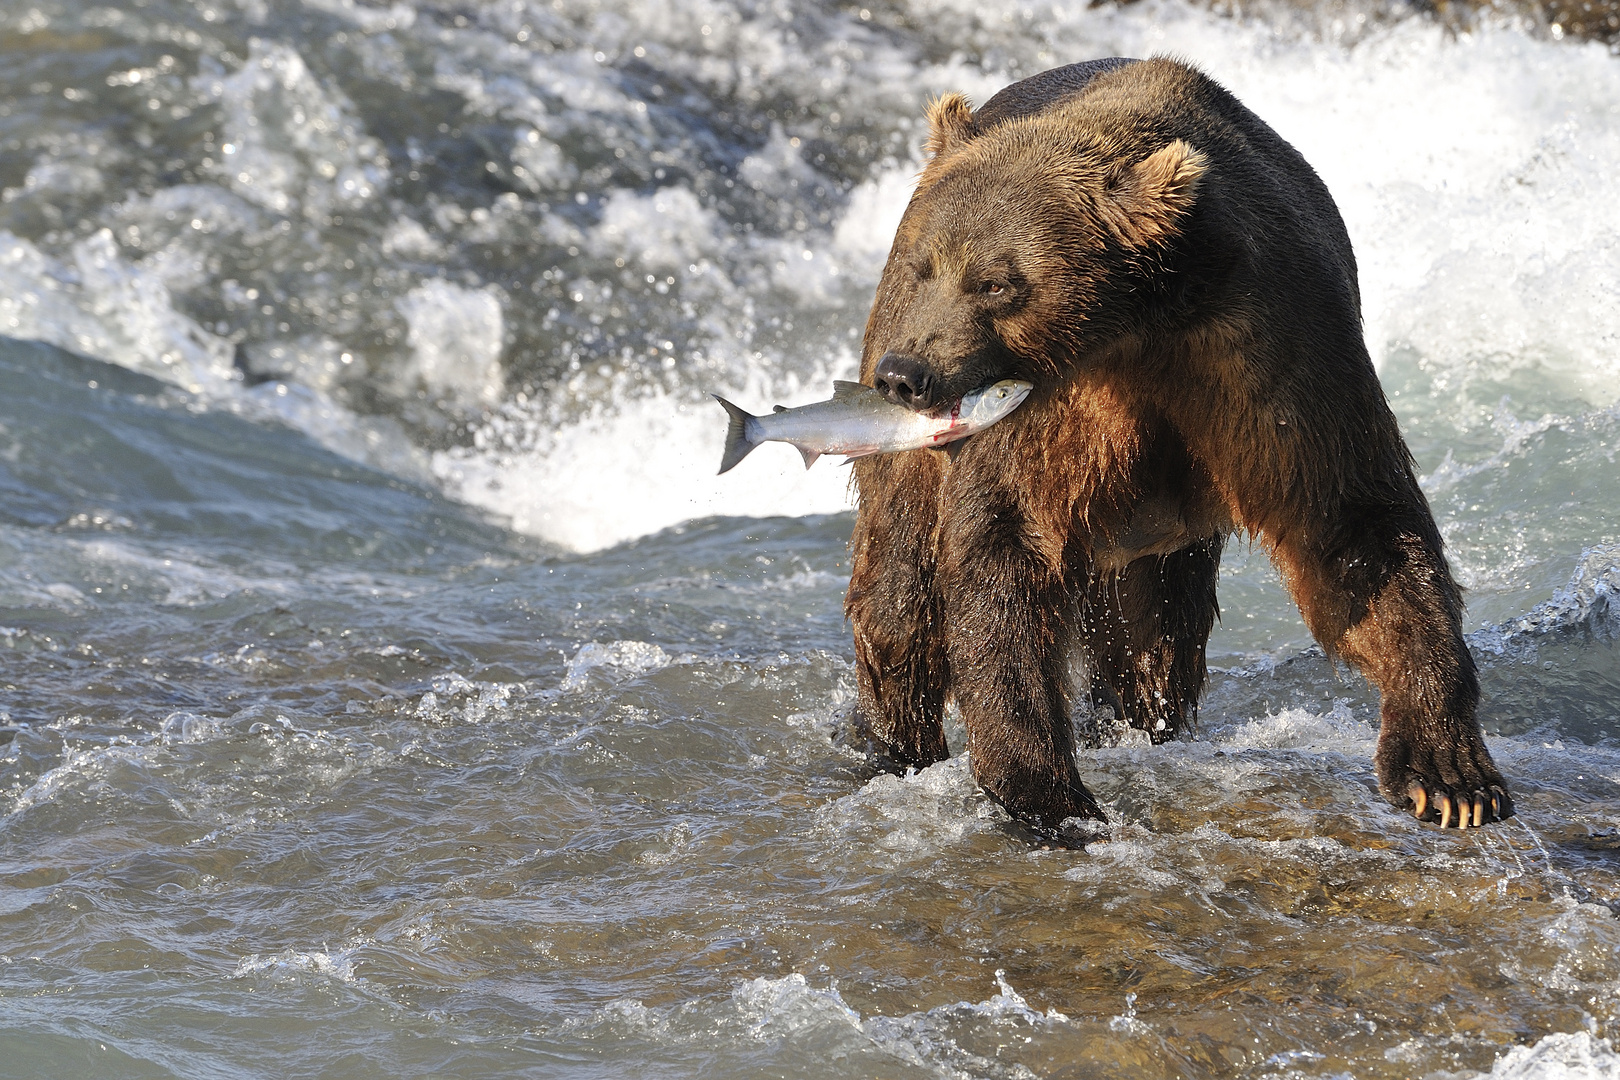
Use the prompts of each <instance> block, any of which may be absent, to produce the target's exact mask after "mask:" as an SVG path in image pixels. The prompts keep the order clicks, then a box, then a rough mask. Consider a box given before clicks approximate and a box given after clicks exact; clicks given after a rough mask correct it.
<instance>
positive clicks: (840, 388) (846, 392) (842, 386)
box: [833, 379, 872, 401]
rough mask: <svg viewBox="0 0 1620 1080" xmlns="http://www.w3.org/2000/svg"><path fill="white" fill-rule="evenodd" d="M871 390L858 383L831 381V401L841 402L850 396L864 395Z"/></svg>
mask: <svg viewBox="0 0 1620 1080" xmlns="http://www.w3.org/2000/svg"><path fill="white" fill-rule="evenodd" d="M871 389H872V388H871V387H870V386H866V385H864V384H862V383H858V382H845V381H844V380H843V379H834V380H833V400H834V401H842V400H843V399H844V398H847V397H849V396H850V395H851V394H865V393H867V392H869V391H870V390H871Z"/></svg>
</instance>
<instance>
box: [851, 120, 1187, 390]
mask: <svg viewBox="0 0 1620 1080" xmlns="http://www.w3.org/2000/svg"><path fill="white" fill-rule="evenodd" d="M929 123H930V138H929V150H930V151H931V160H930V161H929V164H928V166H927V168H926V169H925V170H924V171H923V174H922V177H921V178H920V179H919V181H918V186H917V191H916V194H914V195H913V197H912V200H911V205H910V206H909V207H908V208H907V210H906V215H905V218H904V219H903V220H902V221H901V224H900V229H899V233H898V234H897V235H896V237H895V243H894V251H893V252H892V254H891V258H890V263H889V266H888V268H887V269H886V270H885V281H884V290H885V293H886V299H885V301H884V308H885V310H886V311H887V312H890V313H892V314H893V321H892V322H890V323H889V326H888V329H889V333H888V334H887V335H886V336H887V344H888V346H889V348H888V351H887V352H886V353H885V354H884V355H883V356H882V357H881V358H880V359H879V360H878V362H877V366H876V369H875V372H874V385H875V386H876V387H877V389H878V390H879V391H881V392H882V393H883V394H885V395H886V396H887V397H888V398H889V399H890V400H891V401H894V402H896V403H898V404H902V405H907V406H910V407H911V408H914V409H917V410H920V411H927V410H930V409H933V408H936V407H938V406H939V405H941V404H943V403H945V402H947V401H952V400H955V399H956V398H959V397H961V396H962V395H963V394H965V393H968V392H970V391H972V390H975V389H977V388H979V387H981V386H984V385H987V384H989V383H992V382H995V381H997V380H999V379H1005V378H1020V379H1028V380H1030V381H1033V382H1036V384H1037V385H1040V384H1041V383H1043V382H1047V383H1049V382H1051V381H1052V380H1053V379H1055V378H1059V377H1061V375H1062V373H1063V372H1064V370H1066V369H1067V367H1068V366H1069V365H1072V364H1074V363H1077V362H1082V361H1083V359H1084V357H1086V356H1087V355H1088V353H1091V352H1092V351H1094V350H1096V349H1098V348H1100V347H1102V346H1104V345H1106V344H1107V342H1109V341H1110V340H1114V339H1116V338H1118V337H1119V336H1120V335H1121V334H1125V333H1129V332H1130V331H1131V329H1132V326H1131V325H1130V324H1131V322H1132V320H1133V319H1136V318H1138V317H1139V316H1140V314H1141V307H1142V294H1144V293H1146V292H1149V291H1151V289H1152V286H1153V280H1154V278H1155V276H1156V275H1160V274H1162V273H1163V262H1164V260H1165V258H1166V255H1167V253H1168V252H1169V251H1170V248H1171V246H1172V244H1173V242H1174V240H1175V239H1176V238H1177V237H1178V236H1179V235H1180V233H1181V229H1182V226H1183V224H1184V223H1185V221H1186V220H1187V218H1188V216H1189V214H1190V213H1191V211H1192V208H1193V204H1194V200H1195V198H1196V196H1197V191H1198V185H1199V180H1200V178H1201V177H1202V176H1203V174H1204V172H1205V170H1206V168H1207V166H1208V159H1207V158H1206V157H1205V156H1204V155H1203V154H1202V153H1200V152H1199V151H1198V150H1196V149H1194V148H1193V147H1192V146H1191V145H1189V144H1188V143H1187V142H1185V141H1182V140H1180V139H1170V140H1164V139H1160V140H1159V142H1158V146H1157V148H1154V147H1153V146H1152V145H1151V137H1150V136H1144V134H1143V133H1141V132H1137V131H1119V132H1107V131H1104V132H1098V131H1097V130H1095V129H1094V127H1091V126H1088V125H1087V124H1086V123H1084V122H1083V121H1082V120H1080V119H1078V118H1076V117H1075V116H1072V115H1069V114H1068V113H1066V112H1065V110H1063V109H1062V108H1059V109H1054V110H1052V111H1051V112H1047V113H1043V114H1041V115H1039V116H1033V117H1026V118H1022V119H1017V120H1009V121H1007V122H1004V123H1001V124H998V125H996V126H994V127H992V128H990V129H989V130H988V131H983V132H980V131H977V130H976V129H975V126H974V122H973V116H972V112H971V111H970V110H969V108H968V105H967V102H966V100H965V99H964V98H962V97H961V95H950V96H948V97H945V98H941V99H940V100H938V101H936V102H935V103H934V104H933V105H932V106H931V107H930V110H929ZM1145 139H1146V145H1144V142H1145Z"/></svg>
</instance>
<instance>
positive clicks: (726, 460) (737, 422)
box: [709, 394, 759, 472]
mask: <svg viewBox="0 0 1620 1080" xmlns="http://www.w3.org/2000/svg"><path fill="white" fill-rule="evenodd" d="M709 396H710V397H712V398H714V400H716V401H718V402H719V403H720V405H721V407H722V408H724V409H725V410H726V415H727V416H728V417H730V419H729V420H728V421H727V422H726V451H725V454H724V455H722V456H721V458H720V471H721V472H730V471H731V469H732V467H733V466H735V465H736V464H737V462H739V461H741V460H742V459H743V458H745V457H747V456H748V452H749V451H750V450H752V449H753V448H754V447H756V446H758V445H759V444H758V443H756V442H753V441H752V440H750V439H749V438H748V421H750V420H752V419H754V416H753V414H752V413H749V412H745V411H744V410H743V409H741V408H738V407H737V406H736V405H733V404H732V403H731V402H729V401H727V400H726V399H725V398H723V397H721V396H720V395H719V394H711V395H709Z"/></svg>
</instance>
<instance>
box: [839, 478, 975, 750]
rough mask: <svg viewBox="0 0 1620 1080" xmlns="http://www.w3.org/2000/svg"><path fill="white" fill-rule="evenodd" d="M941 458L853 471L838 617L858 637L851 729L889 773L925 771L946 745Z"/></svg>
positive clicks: (946, 673) (856, 642)
mask: <svg viewBox="0 0 1620 1080" xmlns="http://www.w3.org/2000/svg"><path fill="white" fill-rule="evenodd" d="M940 456H941V455H939V454H936V453H933V452H931V451H922V450H919V451H914V452H912V453H910V454H895V455H884V456H880V457H870V458H863V459H861V460H860V461H857V462H856V463H855V470H856V472H855V478H856V483H857V485H858V486H859V491H860V495H861V499H860V509H859V511H858V513H857V514H856V517H855V532H854V534H853V536H852V537H851V538H850V551H851V555H852V559H851V563H852V565H851V567H850V578H849V592H848V593H847V594H846V595H845V598H844V614H845V616H846V617H847V618H848V619H849V621H850V623H851V625H852V626H853V627H854V630H855V688H856V717H855V724H856V727H857V728H858V729H860V730H861V732H862V734H863V735H864V736H865V737H866V738H868V739H869V740H871V741H872V743H873V744H875V748H876V749H877V751H878V752H879V753H880V754H881V756H882V757H883V758H885V759H886V761H885V764H887V765H888V766H889V767H891V768H896V769H904V768H906V767H908V766H909V767H914V768H918V769H921V768H926V767H927V766H929V765H932V764H933V763H934V762H936V761H944V760H945V759H946V758H947V757H949V756H950V751H949V750H948V749H947V748H946V746H945V728H944V708H945V687H946V683H947V680H948V678H949V667H948V665H947V662H946V659H945V639H944V632H943V628H942V626H941V619H940V615H939V607H940V605H939V596H938V592H937V589H936V587H935V583H934V577H935V573H934V539H935V537H934V531H935V515H936V506H937V503H938V490H939V482H940V473H939V463H938V461H937V460H935V459H937V458H939V457H940Z"/></svg>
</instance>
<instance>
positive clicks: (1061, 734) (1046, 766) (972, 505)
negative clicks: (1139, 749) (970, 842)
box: [939, 481, 1107, 842]
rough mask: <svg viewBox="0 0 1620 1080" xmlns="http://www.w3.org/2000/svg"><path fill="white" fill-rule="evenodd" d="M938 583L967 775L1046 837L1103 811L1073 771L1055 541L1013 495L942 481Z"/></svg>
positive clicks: (1070, 609)
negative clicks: (963, 736) (965, 748)
mask: <svg viewBox="0 0 1620 1080" xmlns="http://www.w3.org/2000/svg"><path fill="white" fill-rule="evenodd" d="M943 501H944V502H945V504H946V505H947V506H948V507H949V510H948V511H947V513H946V517H945V520H944V521H942V522H941V529H940V534H941V535H940V553H939V583H940V595H941V597H942V599H943V601H944V609H943V615H944V619H945V642H946V651H947V653H948V655H949V658H950V668H951V692H952V693H953V694H954V695H955V697H956V702H957V705H958V706H959V707H960V708H961V710H962V719H963V720H964V721H965V723H966V724H967V733H968V752H969V757H970V759H971V762H972V765H973V775H974V778H975V779H976V780H977V781H978V782H979V786H980V787H981V788H983V789H984V792H985V794H987V795H989V796H990V797H991V798H992V799H994V800H995V801H996V802H998V803H1000V804H1001V805H1002V806H1003V807H1005V808H1006V810H1007V812H1008V813H1010V814H1012V815H1013V816H1014V817H1016V818H1018V819H1019V820H1020V821H1022V822H1024V823H1025V824H1027V825H1029V826H1030V827H1031V828H1033V829H1035V830H1036V831H1037V832H1038V833H1040V834H1041V835H1043V836H1046V837H1049V838H1052V839H1055V840H1058V841H1059V842H1066V841H1065V840H1064V838H1063V836H1062V835H1061V834H1060V832H1059V830H1058V826H1059V824H1060V823H1061V822H1062V821H1063V820H1064V819H1065V818H1070V817H1082V818H1091V819H1094V820H1098V821H1105V820H1107V819H1106V817H1105V816H1104V814H1103V812H1102V810H1101V809H1099V808H1098V806H1097V803H1096V801H1095V800H1094V799H1093V798H1092V797H1091V793H1090V792H1088V791H1087V790H1086V788H1085V785H1084V784H1083V783H1081V781H1080V773H1079V771H1078V770H1077V769H1076V768H1075V763H1074V730H1073V727H1072V726H1071V724H1070V719H1069V708H1068V705H1069V702H1068V695H1067V687H1068V677H1067V676H1068V671H1067V666H1068V665H1067V662H1068V652H1069V648H1070V644H1071V642H1072V640H1073V636H1074V625H1073V623H1074V606H1075V605H1074V598H1073V596H1072V595H1071V582H1070V581H1069V580H1068V579H1067V574H1066V569H1065V568H1066V566H1067V563H1068V560H1066V559H1065V558H1064V555H1065V553H1064V551H1063V550H1062V539H1061V538H1058V537H1051V536H1046V535H1043V534H1042V533H1041V531H1040V530H1039V529H1038V528H1037V527H1036V526H1034V525H1033V524H1032V523H1031V522H1030V521H1028V520H1027V519H1026V517H1025V515H1024V513H1023V512H1022V511H1021V510H1020V509H1019V507H1018V506H1017V504H1016V503H1015V501H1014V500H1013V499H1012V498H1010V497H1006V496H1002V495H999V494H998V493H997V492H995V491H994V490H989V489H987V488H986V487H984V486H982V485H979V484H975V483H973V482H971V481H969V482H966V483H960V484H950V485H949V489H948V490H947V491H946V493H945V498H944V500H943Z"/></svg>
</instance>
